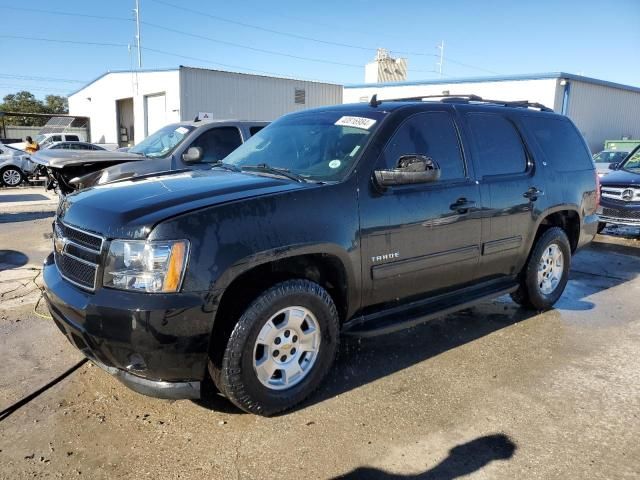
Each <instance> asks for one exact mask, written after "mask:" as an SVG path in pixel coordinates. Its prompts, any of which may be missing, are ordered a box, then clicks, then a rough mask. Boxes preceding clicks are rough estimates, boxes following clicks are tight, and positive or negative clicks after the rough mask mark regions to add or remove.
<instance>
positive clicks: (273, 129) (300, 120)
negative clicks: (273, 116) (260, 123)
mask: <svg viewBox="0 0 640 480" xmlns="http://www.w3.org/2000/svg"><path fill="white" fill-rule="evenodd" d="M363 113H364V112H360V111H356V112H353V113H351V114H349V113H348V112H346V111H343V110H340V111H326V112H315V113H312V114H295V115H287V116H284V117H282V118H280V119H279V120H277V121H275V122H273V123H271V124H270V125H269V126H268V127H265V128H264V129H262V130H260V131H259V132H258V133H256V134H255V135H254V136H253V137H251V138H250V139H249V140H247V141H246V142H245V143H244V144H243V145H242V146H240V147H239V148H238V149H237V150H236V151H234V152H233V153H232V154H231V155H229V156H228V157H227V158H226V159H225V162H228V163H230V164H233V165H236V166H238V167H244V166H255V165H259V164H263V163H265V164H267V165H269V166H271V167H276V168H284V169H287V170H290V171H291V172H293V173H296V174H298V175H302V176H303V177H306V178H308V179H310V180H317V181H334V180H340V179H342V178H344V177H345V176H346V174H347V173H348V172H349V169H350V168H351V167H352V166H353V165H354V163H355V162H356V161H357V160H358V158H360V154H361V153H362V151H363V150H364V146H365V144H366V143H367V140H368V139H369V138H370V137H371V135H372V134H373V133H374V132H375V131H376V130H377V128H378V126H379V125H380V123H381V121H382V119H383V118H384V115H386V114H385V113H383V112H369V111H368V110H367V111H366V113H364V114H366V115H367V116H362V115H363Z"/></svg>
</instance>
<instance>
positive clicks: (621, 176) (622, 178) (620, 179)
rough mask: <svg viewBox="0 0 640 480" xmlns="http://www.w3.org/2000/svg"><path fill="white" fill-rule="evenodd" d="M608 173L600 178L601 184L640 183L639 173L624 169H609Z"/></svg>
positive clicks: (623, 184) (622, 184)
mask: <svg viewBox="0 0 640 480" xmlns="http://www.w3.org/2000/svg"><path fill="white" fill-rule="evenodd" d="M609 172H610V173H609V174H607V175H605V176H604V177H602V178H601V179H600V183H601V184H602V185H610V186H615V185H620V186H625V185H640V173H633V172H628V171H626V170H609Z"/></svg>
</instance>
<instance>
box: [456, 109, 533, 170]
mask: <svg viewBox="0 0 640 480" xmlns="http://www.w3.org/2000/svg"><path fill="white" fill-rule="evenodd" d="M467 123H468V125H469V129H470V130H471V137H472V139H473V142H474V144H475V147H476V151H477V153H478V164H479V166H480V173H481V175H482V176H488V175H508V174H512V175H513V174H518V173H523V172H524V171H525V170H526V169H527V156H526V154H525V150H524V146H523V145H522V140H521V139H520V135H519V134H518V132H517V130H516V128H515V127H514V126H513V124H512V123H511V122H510V121H509V120H507V119H506V118H504V117H503V116H501V115H497V114H493V113H469V114H467Z"/></svg>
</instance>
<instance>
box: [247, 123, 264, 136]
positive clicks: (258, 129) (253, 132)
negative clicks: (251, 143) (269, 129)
mask: <svg viewBox="0 0 640 480" xmlns="http://www.w3.org/2000/svg"><path fill="white" fill-rule="evenodd" d="M263 128H264V127H263V126H256V127H249V134H250V135H251V136H252V137H253V136H254V135H255V134H256V133H258V132H259V131H260V130H262V129H263Z"/></svg>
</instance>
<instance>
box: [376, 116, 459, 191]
mask: <svg viewBox="0 0 640 480" xmlns="http://www.w3.org/2000/svg"><path fill="white" fill-rule="evenodd" d="M412 154H418V155H425V156H427V157H430V158H431V159H433V160H435V162H436V163H437V164H438V165H439V166H440V180H456V179H462V178H465V168H464V162H463V160H462V154H461V152H460V143H459V141H458V134H457V132H456V128H455V125H454V123H453V119H452V118H451V115H449V114H448V113H447V112H425V113H418V114H416V115H413V116H412V117H410V118H409V119H408V120H406V121H405V122H404V123H403V124H402V125H400V127H399V128H398V129H397V130H396V132H395V133H394V134H393V136H392V137H391V140H389V143H388V144H387V146H386V147H385V149H384V152H383V154H382V156H383V162H384V168H386V169H389V170H391V169H393V168H396V167H397V165H398V160H399V159H400V157H401V156H403V155H412Z"/></svg>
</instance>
